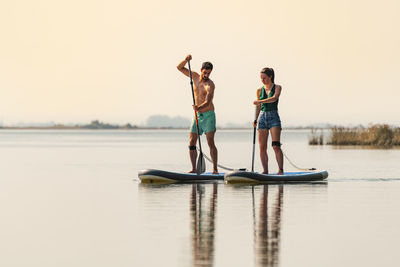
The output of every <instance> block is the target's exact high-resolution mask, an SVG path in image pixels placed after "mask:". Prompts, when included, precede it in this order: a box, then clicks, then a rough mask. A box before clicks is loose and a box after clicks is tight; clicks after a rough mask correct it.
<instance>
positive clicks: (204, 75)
mask: <svg viewBox="0 0 400 267" xmlns="http://www.w3.org/2000/svg"><path fill="white" fill-rule="evenodd" d="M211 71H212V70H206V69H201V79H202V80H205V81H207V80H208V78H209V77H210V74H211Z"/></svg>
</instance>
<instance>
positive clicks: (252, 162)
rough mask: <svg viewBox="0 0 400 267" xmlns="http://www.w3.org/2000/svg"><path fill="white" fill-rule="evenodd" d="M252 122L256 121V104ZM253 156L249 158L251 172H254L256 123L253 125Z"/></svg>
mask: <svg viewBox="0 0 400 267" xmlns="http://www.w3.org/2000/svg"><path fill="white" fill-rule="evenodd" d="M254 122H257V106H256V111H255V114H254ZM253 128H254V129H253V156H252V159H251V172H254V153H255V150H256V135H257V129H256V128H257V125H256V123H255V125H254V126H253Z"/></svg>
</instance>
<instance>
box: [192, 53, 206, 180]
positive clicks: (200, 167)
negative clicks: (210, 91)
mask: <svg viewBox="0 0 400 267" xmlns="http://www.w3.org/2000/svg"><path fill="white" fill-rule="evenodd" d="M188 66H189V77H190V86H191V87H192V98H193V105H194V106H195V105H196V100H195V99H194V90H193V79H192V70H191V69H190V60H188ZM194 117H195V119H196V129H197V136H198V138H199V148H200V155H199V159H198V161H197V166H196V173H197V174H201V173H203V172H205V171H206V162H205V161H204V157H203V150H202V149H201V141H200V131H199V121H198V119H197V112H196V111H194Z"/></svg>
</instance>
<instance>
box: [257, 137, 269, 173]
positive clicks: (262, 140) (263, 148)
mask: <svg viewBox="0 0 400 267" xmlns="http://www.w3.org/2000/svg"><path fill="white" fill-rule="evenodd" d="M268 134H269V133H268V130H264V129H259V130H258V143H259V144H260V159H261V164H262V166H263V169H264V171H263V174H268V154H267V144H268Z"/></svg>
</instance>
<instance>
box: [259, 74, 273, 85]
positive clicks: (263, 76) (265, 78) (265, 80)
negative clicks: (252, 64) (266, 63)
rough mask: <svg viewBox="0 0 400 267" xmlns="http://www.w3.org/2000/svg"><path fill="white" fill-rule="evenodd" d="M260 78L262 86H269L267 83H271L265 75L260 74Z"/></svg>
mask: <svg viewBox="0 0 400 267" xmlns="http://www.w3.org/2000/svg"><path fill="white" fill-rule="evenodd" d="M260 78H261V82H262V83H263V84H269V83H270V82H271V78H270V77H268V75H267V74H265V73H261V74H260Z"/></svg>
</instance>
